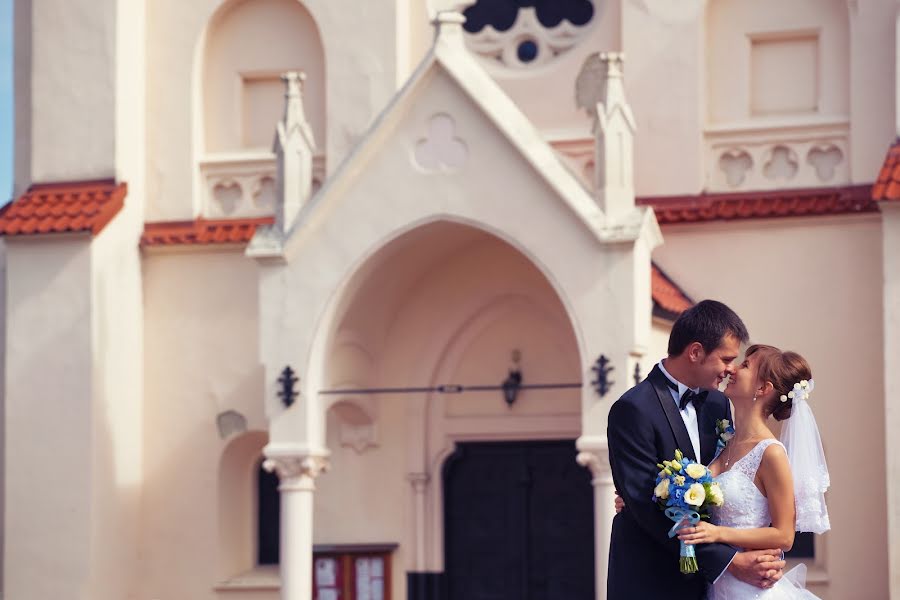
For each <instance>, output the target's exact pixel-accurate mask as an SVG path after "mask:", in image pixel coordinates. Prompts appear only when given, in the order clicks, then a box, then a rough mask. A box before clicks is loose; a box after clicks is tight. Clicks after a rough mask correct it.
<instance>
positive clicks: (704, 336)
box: [669, 300, 750, 356]
mask: <svg viewBox="0 0 900 600" xmlns="http://www.w3.org/2000/svg"><path fill="white" fill-rule="evenodd" d="M729 334H730V335H733V336H734V337H736V338H737V339H738V340H739V341H740V342H741V343H742V344H743V343H746V342H747V340H748V339H749V337H750V336H749V334H748V333H747V327H746V326H745V325H744V322H743V321H741V318H740V317H739V316H737V313H735V312H734V311H733V310H731V309H730V308H728V307H727V306H726V305H724V304H722V303H721V302H719V301H717V300H703V301H701V302H698V303H697V304H695V305H694V306H692V307H691V308H689V309H687V310H686V311H684V312H683V313H681V316H679V317H678V319H677V320H676V321H675V325H673V326H672V333H671V334H670V335H669V356H678V355H679V354H681V353H682V352H684V349H685V348H687V347H688V346H689V345H690V344H691V343H693V342H700V344H701V345H702V346H703V350H704V351H706V352H707V353H709V352H712V351H713V350H715V349H716V348H718V347H719V344H721V343H722V340H723V339H724V338H725V336H726V335H729Z"/></svg>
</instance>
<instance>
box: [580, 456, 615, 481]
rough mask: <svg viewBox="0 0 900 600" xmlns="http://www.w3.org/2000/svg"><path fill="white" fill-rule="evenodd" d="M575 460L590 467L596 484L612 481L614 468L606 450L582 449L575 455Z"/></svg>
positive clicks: (587, 467) (583, 465)
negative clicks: (610, 464)
mask: <svg viewBox="0 0 900 600" xmlns="http://www.w3.org/2000/svg"><path fill="white" fill-rule="evenodd" d="M575 461H576V462H577V463H578V464H579V465H581V466H582V467H585V468H586V469H589V470H590V471H591V475H592V476H593V479H592V480H591V483H593V484H594V486H597V485H601V484H611V483H612V469H610V467H609V457H608V455H607V452H606V451H597V450H582V451H581V452H579V453H578V456H576V457H575Z"/></svg>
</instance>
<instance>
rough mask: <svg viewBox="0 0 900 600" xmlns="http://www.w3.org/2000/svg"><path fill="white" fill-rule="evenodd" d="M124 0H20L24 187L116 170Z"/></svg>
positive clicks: (19, 122)
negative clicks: (119, 26) (118, 65)
mask: <svg viewBox="0 0 900 600" xmlns="http://www.w3.org/2000/svg"><path fill="white" fill-rule="evenodd" d="M116 4H117V3H116V0H100V1H93V0H76V1H74V2H68V1H65V0H62V1H56V0H51V1H50V2H39V3H32V2H27V1H24V0H22V1H17V2H16V6H15V12H16V14H17V16H16V23H17V26H16V36H17V37H16V69H15V70H16V94H17V99H16V111H17V112H16V129H17V130H19V129H20V128H21V131H22V133H21V134H19V133H17V135H16V150H15V152H16V156H17V159H16V160H17V165H18V166H17V168H16V185H17V188H16V191H17V192H18V191H21V187H22V186H26V185H27V184H28V183H32V182H48V181H66V180H84V179H102V178H108V177H113V176H114V175H115V171H114V164H115V144H116V140H115V134H116V131H115V126H116V123H115V114H116V102H117V100H120V98H119V97H118V96H117V94H116V91H117V90H116V61H117V55H116V50H117V48H116V43H115V42H116V36H117V27H116V25H117V21H116V18H117V15H116ZM20 24H21V25H23V26H24V28H23V29H22V30H20V27H19V25H20ZM74 81H78V82H85V83H86V85H73V84H72V82H74ZM61 140H65V143H61ZM76 149H77V150H76Z"/></svg>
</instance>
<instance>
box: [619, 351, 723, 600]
mask: <svg viewBox="0 0 900 600" xmlns="http://www.w3.org/2000/svg"><path fill="white" fill-rule="evenodd" d="M717 419H729V420H731V408H730V406H729V404H728V399H727V398H726V397H725V395H724V394H722V393H721V392H718V391H716V390H711V391H710V392H709V395H708V396H707V399H706V402H704V403H703V404H702V405H701V407H700V409H699V410H698V411H697V426H698V430H699V434H700V454H701V456H700V457H699V458H700V462H702V463H703V464H704V465H708V464H709V463H710V462H712V459H713V457H714V456H715V451H716V420H717ZM607 436H608V438H609V462H610V466H611V467H612V474H613V481H614V482H615V485H616V489H617V490H618V491H619V494H620V495H621V496H622V497H623V498H624V499H625V508H624V509H623V510H622V512H620V513H619V514H617V515H616V516H615V518H614V519H613V526H612V539H611V541H610V552H609V572H608V578H607V598H609V600H644V599H651V598H678V599H684V600H689V599H696V600H700V599H701V598H703V597H704V594H705V590H706V583H705V582H706V581H709V582H713V581H715V580H716V579H717V578H718V577H719V575H720V574H721V573H722V571H724V570H725V568H726V567H727V566H728V564H729V563H730V562H731V559H732V558H733V557H734V554H735V553H736V550H735V549H734V548H732V547H731V546H727V545H725V544H698V545H697V546H695V548H696V552H697V563H698V565H699V568H700V573H699V574H692V575H683V574H682V573H681V572H680V571H679V567H678V554H679V544H678V538H677V537H674V538H669V537H668V532H669V529H670V528H671V527H672V525H674V523H673V522H672V521H671V520H669V519H668V518H667V517H666V516H665V514H663V512H662V511H661V510H660V509H659V507H658V506H657V505H656V504H655V503H654V502H653V488H654V487H655V484H656V476H657V474H658V473H659V469H658V468H657V466H656V463H658V462H662V461H663V460H664V459H665V460H672V459H673V458H674V457H675V450H676V448H677V449H679V450H681V451H682V452H683V453H684V455H685V456H687V457H689V458H692V459H695V460H696V459H697V457H695V456H694V447H693V445H692V444H691V439H690V437H689V436H688V432H687V427H685V425H684V421H683V420H682V418H681V414H680V413H679V411H678V406H677V405H676V404H675V400H674V399H673V397H672V393H671V391H670V389H669V387H668V386H667V385H666V376H665V375H663V373H662V371H661V370H660V369H659V365H657V366H656V367H654V368H653V371H651V372H650V375H648V376H647V378H646V379H645V380H644V381H642V382H641V383H639V384H638V385H636V386H634V387H633V388H631V389H630V390H628V391H627V392H625V394H624V395H623V396H622V397H621V398H619V399H618V400H617V401H616V402H615V403H613V405H612V408H611V409H610V411H609V421H608V430H607Z"/></svg>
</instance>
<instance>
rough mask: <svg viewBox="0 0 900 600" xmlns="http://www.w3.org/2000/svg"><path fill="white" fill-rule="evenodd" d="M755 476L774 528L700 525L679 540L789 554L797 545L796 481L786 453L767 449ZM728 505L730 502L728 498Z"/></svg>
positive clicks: (773, 447)
mask: <svg viewBox="0 0 900 600" xmlns="http://www.w3.org/2000/svg"><path fill="white" fill-rule="evenodd" d="M756 473H757V475H758V476H759V479H760V482H761V483H762V487H763V493H764V494H765V495H766V498H768V501H769V514H770V515H771V517H772V525H771V526H769V527H758V528H755V529H736V528H734V527H723V526H720V525H713V524H712V523H707V522H705V521H701V522H700V523H698V524H697V526H696V527H685V528H684V529H682V530H681V531H680V532H679V533H678V537H679V538H680V539H681V540H682V541H683V542H685V543H686V544H707V543H710V542H722V543H725V544H731V545H732V546H738V547H740V548H744V549H746V550H763V549H766V548H781V549H782V550H784V551H787V550H790V549H791V546H793V545H794V519H795V515H794V481H793V478H792V477H791V466H790V464H789V463H788V459H787V455H786V454H785V453H784V449H783V448H782V447H781V446H779V445H777V444H772V445H771V446H769V447H768V448H766V451H765V453H764V454H763V459H762V463H761V464H760V465H759V470H758V471H757V472H756ZM725 502H728V498H727V497H726V498H725Z"/></svg>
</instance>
